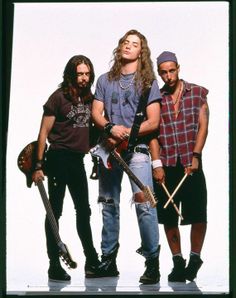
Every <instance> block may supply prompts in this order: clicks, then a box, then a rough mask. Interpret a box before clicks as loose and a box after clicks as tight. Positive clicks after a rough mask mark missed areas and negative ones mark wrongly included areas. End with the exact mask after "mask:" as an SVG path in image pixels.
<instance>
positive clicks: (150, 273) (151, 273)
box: [139, 257, 160, 284]
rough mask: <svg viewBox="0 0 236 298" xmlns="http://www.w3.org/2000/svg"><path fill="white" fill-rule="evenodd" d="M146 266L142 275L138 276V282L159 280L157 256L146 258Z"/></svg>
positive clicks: (147, 282) (153, 282)
mask: <svg viewBox="0 0 236 298" xmlns="http://www.w3.org/2000/svg"><path fill="white" fill-rule="evenodd" d="M145 266H146V267H147V268H146V270H145V271H144V273H143V275H142V276H141V277H140V279H139V282H141V283H142V284H156V283H158V282H159V281H160V272H159V257H156V258H152V259H148V260H146V261H145Z"/></svg>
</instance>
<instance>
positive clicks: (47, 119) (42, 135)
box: [32, 116, 55, 183]
mask: <svg viewBox="0 0 236 298" xmlns="http://www.w3.org/2000/svg"><path fill="white" fill-rule="evenodd" d="M54 122H55V116H43V117H42V121H41V126H40V131H39V135H38V149H37V160H42V159H43V154H44V150H45V146H46V140H47V137H48V134H49V132H50V131H51V129H52V127H53V124H54ZM43 178H44V174H43V171H42V170H38V171H35V172H34V173H33V176H32V179H33V181H34V182H35V183H36V182H37V181H38V180H40V179H43Z"/></svg>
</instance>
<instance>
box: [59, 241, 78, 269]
mask: <svg viewBox="0 0 236 298" xmlns="http://www.w3.org/2000/svg"><path fill="white" fill-rule="evenodd" d="M58 245H59V246H60V249H59V256H60V257H61V259H62V261H63V262H64V263H65V264H66V266H67V267H68V268H73V269H75V268H76V267H77V263H76V262H75V261H73V260H72V257H71V255H70V253H69V250H68V248H67V246H66V245H65V244H64V243H61V244H58Z"/></svg>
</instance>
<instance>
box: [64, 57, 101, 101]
mask: <svg viewBox="0 0 236 298" xmlns="http://www.w3.org/2000/svg"><path fill="white" fill-rule="evenodd" d="M82 63H83V64H85V65H87V66H88V68H89V70H90V77H89V83H88V86H87V87H86V88H83V89H80V88H79V87H78V83H77V66H78V65H79V64H82ZM94 78H95V74H94V68H93V64H92V62H91V61H90V59H89V58H88V57H86V56H83V55H76V56H73V57H72V58H70V60H69V61H68V62H67V64H66V66H65V69H64V73H63V82H62V83H61V84H60V85H59V87H61V88H62V90H63V93H64V95H65V97H66V98H67V99H69V100H71V101H72V102H73V103H77V101H78V96H80V97H81V98H82V99H83V100H85V101H86V100H89V99H90V98H91V97H92V93H91V86H92V84H93V82H94Z"/></svg>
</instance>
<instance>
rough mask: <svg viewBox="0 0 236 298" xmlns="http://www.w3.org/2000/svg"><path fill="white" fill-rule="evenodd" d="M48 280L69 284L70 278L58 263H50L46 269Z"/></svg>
mask: <svg viewBox="0 0 236 298" xmlns="http://www.w3.org/2000/svg"><path fill="white" fill-rule="evenodd" d="M48 279H49V280H50V281H54V282H69V281H70V280H71V277H70V275H69V274H67V273H66V271H65V270H64V269H63V268H62V266H61V264H60V261H59V260H58V261H50V265H49V268H48Z"/></svg>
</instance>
